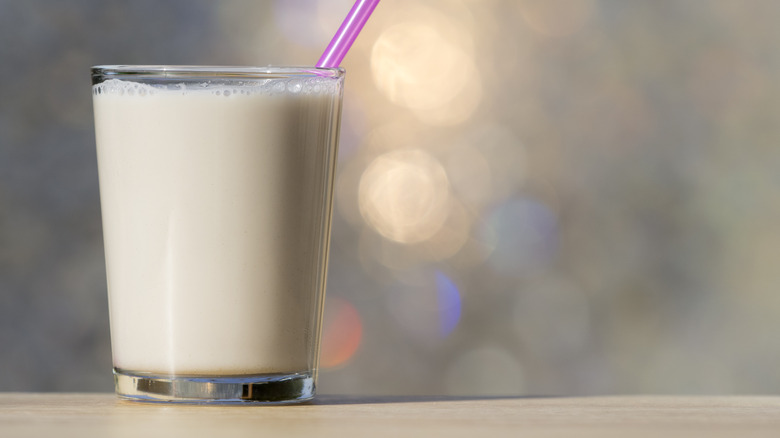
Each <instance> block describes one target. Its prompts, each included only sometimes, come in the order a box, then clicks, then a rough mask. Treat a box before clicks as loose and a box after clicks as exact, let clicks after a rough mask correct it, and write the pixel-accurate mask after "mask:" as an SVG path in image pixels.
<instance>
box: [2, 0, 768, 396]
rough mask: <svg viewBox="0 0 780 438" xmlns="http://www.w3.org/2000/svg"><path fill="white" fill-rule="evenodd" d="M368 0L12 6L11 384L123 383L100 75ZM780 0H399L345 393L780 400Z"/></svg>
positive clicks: (341, 377)
mask: <svg viewBox="0 0 780 438" xmlns="http://www.w3.org/2000/svg"><path fill="white" fill-rule="evenodd" d="M350 5H351V0H327V1H326V0H319V1H317V0H277V1H259V0H222V1H211V0H186V1H184V0H176V1H174V0H169V1H154V0H137V1H133V2H128V1H120V0H64V1H56V2H54V1H49V0H26V1H17V0H0V41H2V43H1V44H0V390H2V391H19V390H24V391H27V390H35V391H111V390H112V389H113V386H112V377H111V371H110V370H111V355H110V345H109V332H108V316H107V303H106V278H105V267H104V258H103V249H102V236H101V232H102V231H101V222H100V220H101V219H100V205H99V198H98V179H97V167H96V166H97V164H96V158H95V145H94V134H93V124H92V106H91V94H90V79H89V67H90V66H91V65H94V64H114V63H117V64H119V63H128V64H218V65H225V64H228V65H267V64H274V65H306V64H313V63H314V62H315V61H316V60H317V58H318V57H319V55H320V53H321V52H322V50H323V49H324V47H325V46H326V45H327V43H328V41H329V39H330V36H331V35H332V34H333V33H334V31H335V29H336V28H337V27H338V25H339V23H340V21H341V19H342V18H343V17H344V15H345V14H346V12H347V11H348V10H349V8H350ZM778 16H780V2H777V1H774V0H742V1H733V0H653V1H647V0H504V1H501V0H469V1H465V0H464V1H458V0H437V1H430V0H425V1H423V0H385V1H384V2H382V3H381V4H380V5H379V7H378V8H377V10H376V12H375V13H374V16H373V17H372V19H371V20H370V21H369V23H368V25H367V26H366V28H365V29H364V31H363V33H362V35H361V36H360V38H359V39H358V41H357V43H356V45H355V46H354V47H353V49H352V51H351V52H350V54H349V55H348V57H347V59H346V60H345V62H344V64H343V66H344V67H345V68H346V69H347V71H348V75H347V86H346V94H345V102H344V120H343V126H342V140H341V150H340V158H339V163H338V176H337V194H336V208H335V213H334V223H333V240H332V248H331V259H330V260H331V263H330V271H329V281H328V296H327V303H326V323H325V332H324V343H325V345H324V353H323V354H324V357H323V365H324V370H323V372H322V373H321V375H320V388H321V391H322V392H325V393H350V394H390V395H392V394H451V395H484V394H536V395H540V394H570V395H586V394H604V393H690V394H699V393H702V394H709V393H717V394H730V393H755V394H764V393H766V394H768V393H777V392H778V391H780V341H778V333H780V294H779V293H778V289H779V288H780V148H778V141H779V140H780V120H779V119H780V82H778V80H777V78H778V77H780V26H777V24H776V21H777V20H776V17H778Z"/></svg>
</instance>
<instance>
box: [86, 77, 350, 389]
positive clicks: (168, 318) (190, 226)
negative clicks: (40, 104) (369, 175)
mask: <svg viewBox="0 0 780 438" xmlns="http://www.w3.org/2000/svg"><path fill="white" fill-rule="evenodd" d="M202 87H203V88H201V86H197V87H192V86H190V88H189V89H185V88H184V86H183V85H180V86H176V85H173V86H172V85H168V86H166V87H164V88H158V87H151V86H149V85H138V84H133V83H129V82H120V81H117V80H110V81H107V82H104V83H103V84H100V85H96V86H95V87H93V97H94V108H95V126H96V135H97V148H98V165H99V171H100V197H101V203H102V212H103V228H104V236H105V250H106V265H107V274H108V289H109V303H110V319H111V338H112V350H113V355H114V366H115V367H116V368H118V369H120V370H122V371H126V372H145V373H159V374H169V375H170V374H178V375H196V376H197V375H215V376H228V375H255V374H265V373H293V372H300V371H306V370H311V369H312V367H313V366H314V365H315V364H314V361H315V358H314V356H315V354H314V351H315V348H316V345H315V344H316V342H318V331H319V327H318V325H319V317H320V313H321V309H322V307H321V300H322V290H323V288H324V275H325V273H324V266H325V265H326V258H327V242H328V233H329V227H330V220H329V217H330V205H331V193H332V190H331V187H332V170H333V163H334V157H333V154H334V153H335V150H334V149H333V148H332V146H331V145H332V142H335V141H336V137H337V130H338V129H337V127H336V124H335V123H334V120H336V119H337V113H338V107H339V100H340V92H341V91H340V85H339V84H338V83H337V82H336V81H334V80H332V79H325V78H319V79H318V78H315V79H308V80H306V81H301V80H293V81H290V80H287V79H285V80H273V81H270V82H267V83H262V84H254V85H246V84H243V83H242V84H237V85H236V86H233V87H225V86H222V87H217V86H213V85H212V86H206V85H205V84H204V85H202Z"/></svg>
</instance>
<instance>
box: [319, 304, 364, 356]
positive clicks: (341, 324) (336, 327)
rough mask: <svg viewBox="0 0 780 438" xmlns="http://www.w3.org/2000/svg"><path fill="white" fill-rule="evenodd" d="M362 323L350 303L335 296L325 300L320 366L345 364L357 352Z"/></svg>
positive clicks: (361, 336)
mask: <svg viewBox="0 0 780 438" xmlns="http://www.w3.org/2000/svg"><path fill="white" fill-rule="evenodd" d="M362 338H363V321H362V319H361V318H360V314H359V313H358V311H357V309H356V308H355V306H354V305H352V303H350V302H349V301H347V300H345V299H343V298H339V297H337V296H330V295H328V296H327V297H326V298H325V319H324V321H323V324H322V353H321V354H322V357H321V359H320V365H321V366H322V367H324V368H333V367H337V366H342V365H344V364H346V363H347V362H348V361H349V360H350V359H351V358H352V356H354V355H355V353H356V352H357V351H358V348H359V347H360V341H361V340H362Z"/></svg>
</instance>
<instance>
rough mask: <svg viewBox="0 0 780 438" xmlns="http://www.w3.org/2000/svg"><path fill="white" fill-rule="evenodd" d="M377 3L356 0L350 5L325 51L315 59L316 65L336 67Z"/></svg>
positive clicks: (375, 1)
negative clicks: (345, 16)
mask: <svg viewBox="0 0 780 438" xmlns="http://www.w3.org/2000/svg"><path fill="white" fill-rule="evenodd" d="M378 3H379V0H357V1H356V2H355V5H354V6H352V10H350V11H349V14H347V18H345V19H344V21H343V22H342V23H341V27H339V30H338V32H336V35H334V36H333V39H332V40H330V44H328V48H327V49H325V53H323V54H322V56H321V57H320V60H319V61H317V67H320V68H332V67H338V66H339V64H341V60H342V59H344V55H346V54H347V51H348V50H349V48H350V47H352V43H354V42H355V39H356V38H357V36H358V34H359V33H360V31H361V30H362V29H363V26H364V25H365V24H366V21H368V17H370V16H371V13H372V12H374V8H376V5H377V4H378Z"/></svg>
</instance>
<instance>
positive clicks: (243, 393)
mask: <svg viewBox="0 0 780 438" xmlns="http://www.w3.org/2000/svg"><path fill="white" fill-rule="evenodd" d="M114 383H115V386H116V393H117V395H118V396H119V397H121V398H123V399H127V400H137V401H145V402H165V403H217V404H252V403H258V404H287V403H303V402H306V401H309V400H311V399H313V398H314V377H312V375H311V373H294V374H261V375H251V376H228V377H208V376H169V375H154V374H147V373H134V372H129V371H125V370H120V369H117V368H114Z"/></svg>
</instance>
